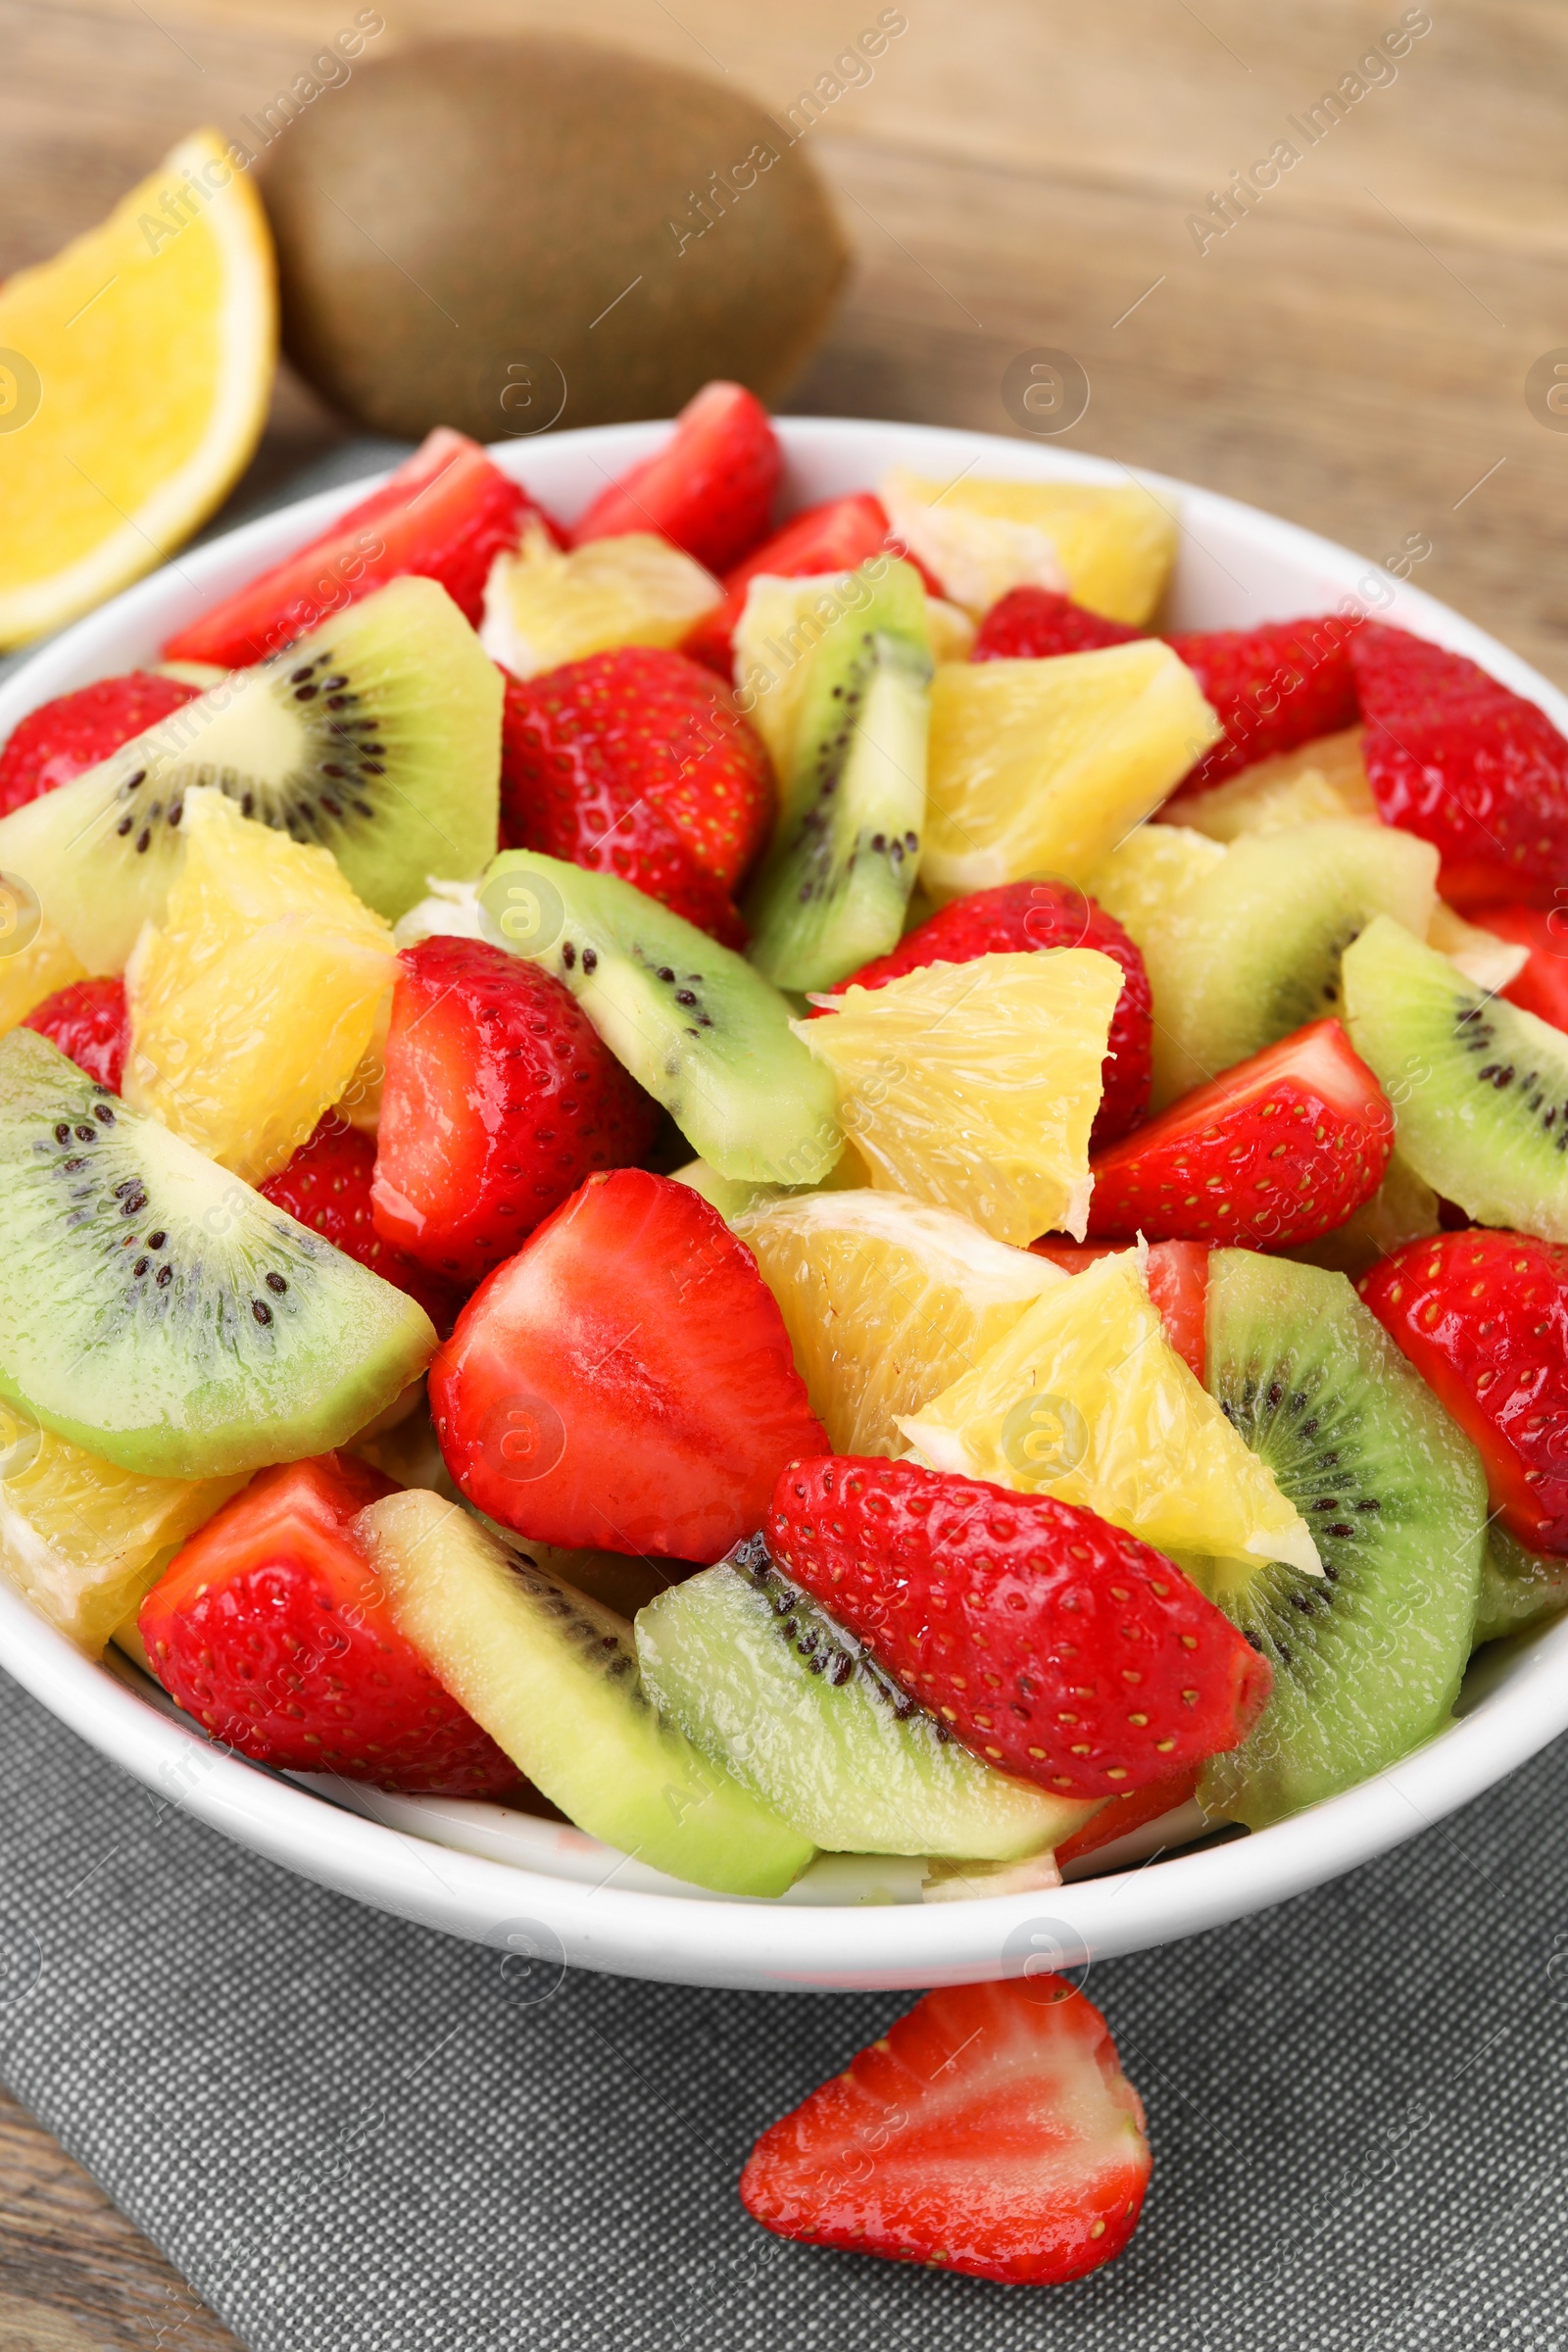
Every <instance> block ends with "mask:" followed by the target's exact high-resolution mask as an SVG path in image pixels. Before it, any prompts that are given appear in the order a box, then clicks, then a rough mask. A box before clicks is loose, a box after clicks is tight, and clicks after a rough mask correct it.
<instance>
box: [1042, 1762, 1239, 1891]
mask: <svg viewBox="0 0 1568 2352" xmlns="http://www.w3.org/2000/svg"><path fill="white" fill-rule="evenodd" d="M1202 1769H1203V1768H1202V1766H1201V1764H1187V1765H1184V1766H1183V1767H1182V1770H1181V1771H1180V1772H1173V1773H1172V1774H1171V1775H1170V1776H1169V1778H1168V1779H1167V1780H1163V1781H1151V1782H1149V1783H1148V1785H1147V1787H1145V1788H1143V1789H1129V1790H1128V1792H1127V1794H1126V1795H1125V1796H1113V1797H1110V1798H1108V1799H1107V1800H1106V1802H1105V1803H1104V1804H1103V1805H1102V1806H1101V1808H1100V1810H1099V1812H1098V1813H1092V1814H1091V1815H1090V1816H1089V1819H1088V1820H1087V1821H1086V1822H1085V1823H1084V1826H1083V1828H1082V1829H1081V1830H1075V1831H1074V1832H1073V1834H1072V1836H1071V1837H1070V1838H1067V1840H1066V1841H1065V1843H1064V1844H1061V1845H1058V1846H1057V1848H1056V1852H1055V1863H1056V1868H1057V1869H1058V1870H1065V1869H1066V1867H1067V1865H1068V1863H1069V1862H1081V1861H1082V1860H1083V1859H1084V1857H1085V1855H1086V1854H1098V1853H1099V1851H1100V1849H1101V1847H1102V1846H1104V1845H1114V1844H1115V1842H1116V1840H1117V1838H1127V1837H1130V1836H1131V1834H1132V1832H1133V1831H1134V1830H1141V1829H1143V1828H1144V1826H1145V1824H1146V1823H1148V1822H1151V1821H1158V1819H1159V1817H1160V1815H1161V1814H1162V1813H1174V1812H1175V1810H1176V1808H1177V1806H1178V1805H1185V1804H1190V1803H1191V1801H1192V1799H1193V1798H1194V1797H1195V1796H1196V1795H1197V1794H1198V1783H1199V1778H1200V1776H1201V1772H1202Z"/></svg>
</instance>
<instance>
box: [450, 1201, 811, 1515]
mask: <svg viewBox="0 0 1568 2352" xmlns="http://www.w3.org/2000/svg"><path fill="white" fill-rule="evenodd" d="M430 1409H431V1412H432V1414H433V1415H434V1418H435V1426H436V1434H437V1436H438V1437H439V1438H440V1441H441V1450H442V1452H443V1453H444V1454H445V1456H446V1461H447V1467H448V1468H449V1469H450V1471H451V1472H452V1475H453V1477H454V1478H455V1479H456V1480H457V1482H458V1484H459V1486H460V1487H461V1488H462V1489H463V1491H464V1493H465V1495H467V1497H468V1499H469V1500H470V1502H475V1503H477V1504H478V1506H479V1508H480V1510H482V1511H486V1512H488V1513H489V1515H490V1517H491V1518H492V1519H499V1520H500V1521H501V1522H502V1523H503V1525H505V1526H507V1527H515V1528H517V1529H519V1530H520V1531H521V1533H522V1534H524V1535H526V1536H532V1537H535V1538H536V1539H537V1540H538V1541H539V1542H540V1543H543V1544H569V1545H583V1546H597V1547H599V1548H601V1549H603V1550H608V1551H627V1552H645V1553H655V1554H659V1555H661V1556H663V1557H667V1558H674V1559H682V1560H704V1561H707V1560H716V1559H720V1558H722V1556H723V1554H724V1553H725V1552H726V1551H727V1550H728V1549H729V1547H730V1545H731V1544H734V1543H736V1542H738V1541H739V1539H740V1538H741V1537H742V1536H749V1535H754V1534H755V1533H756V1531H757V1529H758V1527H759V1526H760V1523H761V1519H762V1514H763V1512H764V1511H765V1510H766V1508H767V1503H768V1498H769V1496H770V1495H771V1494H772V1492H773V1485H774V1481H775V1480H776V1479H777V1477H778V1474H779V1472H780V1470H781V1469H782V1468H783V1467H784V1464H785V1463H786V1462H787V1461H789V1460H791V1459H792V1458H793V1457H794V1456H795V1455H796V1454H801V1453H826V1452H827V1450H828V1442H827V1438H826V1436H825V1435H824V1433H823V1431H822V1429H821V1426H820V1424H819V1423H818V1422H817V1420H816V1418H815V1416H814V1415H813V1413H812V1411H811V1408H810V1406H809V1403H808V1402H807V1397H806V1388H805V1384H804V1383H803V1381H802V1379H801V1376H800V1374H799V1373H798V1372H797V1371H796V1369H795V1362H794V1358H793V1356H792V1355H791V1352H790V1343H789V1338H788V1336H787V1334H786V1332H785V1329H784V1323H783V1319H782V1317H781V1316H780V1314H779V1311H778V1308H777V1306H776V1305H775V1304H774V1301H773V1297H772V1294H771V1293H770V1292H769V1290H768V1289H767V1287H766V1285H765V1284H764V1283H763V1281H762V1278H761V1276H760V1274H759V1272H758V1270H757V1261H756V1259H755V1258H754V1257H753V1255H752V1253H751V1251H750V1250H748V1249H746V1248H745V1247H744V1245H743V1244H742V1243H740V1242H738V1241H737V1240H736V1239H735V1236H734V1235H733V1234H732V1233H731V1232H730V1230H729V1227H728V1226H727V1225H726V1224H725V1223H724V1220H723V1218H722V1217H721V1216H720V1215H719V1214H718V1211H717V1210H716V1209H713V1208H711V1207H710V1206H709V1204H708V1202H707V1201H704V1200H702V1199H700V1198H699V1196H698V1195H697V1194H696V1193H694V1192H693V1191H692V1190H691V1187H690V1186H689V1185H684V1184H675V1183H672V1182H671V1181H670V1179H669V1178H667V1177H664V1176H651V1175H649V1174H647V1173H646V1171H644V1170H642V1169H640V1168H622V1169H620V1170H618V1171H617V1172H616V1173H615V1174H614V1175H612V1176H595V1177H591V1178H590V1179H589V1181H588V1182H587V1183H586V1184H585V1185H584V1186H583V1187H582V1190H581V1191H580V1192H578V1193H574V1194H573V1195H572V1198H571V1199H570V1200H569V1201H567V1202H566V1204H565V1206H564V1208H561V1209H558V1210H557V1212H556V1214H555V1215H554V1216H553V1217H552V1218H550V1220H549V1222H548V1223H547V1224H544V1225H542V1226H541V1227H540V1228H539V1231H538V1232H537V1233H535V1234H533V1235H532V1236H531V1237H530V1238H529V1240H528V1241H527V1242H525V1243H524V1245H523V1247H522V1249H521V1250H519V1251H518V1252H517V1254H516V1256H515V1257H514V1258H511V1259H510V1260H509V1261H508V1263H507V1264H506V1265H504V1266H498V1267H497V1268H496V1271H495V1272H494V1273H493V1274H492V1275H491V1276H490V1278H489V1280H488V1281H487V1282H486V1283H484V1284H483V1285H482V1287H481V1288H480V1289H479V1290H478V1291H477V1292H475V1294H474V1296H473V1298H472V1299H469V1301H468V1303H467V1305H466V1307H465V1308H464V1311H463V1313H462V1315H461V1316H460V1317H459V1319H458V1327H457V1329H456V1331H455V1332H454V1333H453V1335H452V1337H451V1339H450V1340H449V1341H448V1342H447V1344H446V1346H445V1347H444V1348H442V1349H441V1351H440V1353H439V1354H438V1355H437V1357H436V1359H435V1362H434V1364H433V1365H432V1366H431V1371H430Z"/></svg>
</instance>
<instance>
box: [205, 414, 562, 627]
mask: <svg viewBox="0 0 1568 2352" xmlns="http://www.w3.org/2000/svg"><path fill="white" fill-rule="evenodd" d="M530 515H532V516H535V517H537V519H538V520H539V521H541V522H542V523H543V524H544V526H545V528H546V529H547V530H548V531H549V533H550V535H551V537H552V538H553V539H555V540H556V541H557V543H558V544H564V538H563V533H562V531H561V529H560V526H559V525H558V524H557V523H555V522H553V521H552V520H551V518H550V516H549V515H546V514H545V512H544V510H543V508H542V507H540V506H539V505H537V503H536V502H535V501H534V500H533V499H531V498H530V497H529V495H528V493H527V491H526V490H524V489H523V487H522V485H521V483H520V482H515V481H513V480H511V479H510V477H509V476H508V475H506V474H504V473H503V472H502V471H501V469H500V467H499V466H493V465H492V464H491V462H490V460H489V459H488V458H487V457H486V456H485V454H484V451H483V450H482V449H481V448H480V447H479V444H478V442H477V441H470V440H469V439H468V438H467V436H466V434H465V433H455V432H453V431H452V429H451V427H450V426H448V425H438V426H437V428H436V429H435V431H434V432H432V433H428V434H427V435H426V436H425V438H424V440H423V441H422V442H421V443H420V444H419V447H418V448H417V450H416V451H415V453H414V455H413V457H412V458H409V459H407V460H405V462H404V464H403V465H401V466H399V467H398V469H397V471H396V472H395V473H394V474H393V475H392V476H391V478H390V479H389V480H387V481H385V482H383V483H382V484H381V487H380V489H379V490H372V491H371V492H370V495H369V497H368V498H362V499H361V500H360V502H359V504H358V505H357V506H353V507H350V508H349V509H348V511H347V513H346V514H343V515H339V516H338V518H337V520H336V521H335V522H332V523H329V524H328V525H327V527H326V529H325V530H324V531H321V532H320V533H319V534H318V536H317V537H316V538H315V539H312V540H311V541H310V542H309V543H308V544H307V545H306V546H304V547H301V548H296V549H295V551H294V553H293V554H292V555H291V556H284V557H283V559H282V561H281V562H280V563H277V564H270V566H269V568H268V569H267V570H266V571H264V572H261V573H259V574H258V575H257V577H256V578H255V579H252V580H247V582H246V583H245V585H244V587H243V588H237V589H236V590H235V591H234V593H233V595H232V596H227V597H225V598H224V599H223V601H222V603H221V604H220V605H216V606H215V607H214V608H213V610H212V611H211V612H210V613H203V614H202V615H201V617H200V619H198V620H193V621H191V622H189V623H188V624H187V625H186V627H184V628H183V629H180V630H178V631H177V632H176V634H175V635H174V636H172V637H171V638H170V640H169V643H168V644H167V645H166V646H165V648H164V657H165V659H166V660H167V661H171V662H220V663H221V664H222V665H223V666H224V667H225V668H232V669H239V668H243V667H245V666H246V665H248V664H249V663H251V662H263V661H265V660H266V659H267V657H268V655H269V654H275V653H276V652H277V651H278V650H279V649H280V648H281V647H282V646H285V645H289V644H292V642H293V641H294V639H295V638H296V637H305V636H308V635H309V634H310V632H311V630H312V629H315V628H319V626H320V624H321V622H322V621H323V620H325V619H326V618H327V616H328V614H330V613H340V612H342V611H343V610H344V608H345V607H346V606H348V605H353V604H357V603H358V602H359V600H360V598H361V597H362V596H368V595H369V594H370V592H371V590H372V589H375V588H383V587H385V585H386V583H387V581H388V580H395V579H399V578H401V577H402V576H403V575H404V574H405V573H407V572H417V573H418V574H420V575H421V576H422V577H423V578H425V579H429V580H439V582H440V583H441V586H442V587H443V588H444V589H445V590H446V592H447V594H448V595H449V596H450V597H451V599H452V601H453V603H454V604H455V605H456V606H457V607H458V610H459V611H460V612H461V613H462V614H463V616H464V618H465V619H466V620H467V621H469V622H470V623H471V624H472V625H473V626H474V627H475V628H477V627H478V625H479V620H480V617H481V615H482V613H483V611H484V589H485V582H486V580H487V579H488V578H489V576H490V566H491V564H493V563H494V562H495V560H496V558H497V556H499V555H502V554H504V553H507V552H508V551H510V550H511V549H513V548H515V546H516V545H517V542H518V541H519V539H520V538H521V536H522V529H523V523H524V521H525V520H526V519H527V517H528V516H530Z"/></svg>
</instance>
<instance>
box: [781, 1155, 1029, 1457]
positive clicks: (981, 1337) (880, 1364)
mask: <svg viewBox="0 0 1568 2352" xmlns="http://www.w3.org/2000/svg"><path fill="white" fill-rule="evenodd" d="M735 1231H736V1232H737V1234H739V1236H740V1238H741V1240H742V1241H743V1242H744V1243H745V1244H746V1246H747V1248H748V1249H749V1250H751V1251H752V1253H753V1255H754V1256H755V1257H756V1259H757V1262H758V1265H759V1267H760V1269H761V1275H762V1280H763V1281H764V1282H765V1283H766V1285H767V1287H768V1289H769V1290H770V1291H771V1292H772V1294H773V1296H774V1298H775V1299H777V1300H778V1304H779V1311H780V1313H781V1314H782V1315H783V1317H784V1326H785V1329H786V1330H787V1331H788V1333H789V1335H790V1346H791V1347H792V1348H794V1350H795V1361H796V1365H797V1367H798V1369H799V1371H800V1374H801V1378H802V1379H803V1380H804V1381H805V1383H806V1386H807V1390H808V1392H809V1396H810V1399H811V1407H812V1410H813V1411H814V1412H815V1414H816V1417H817V1419H818V1420H819V1421H820V1422H821V1424H822V1426H823V1428H824V1429H825V1430H826V1431H827V1434H828V1436H829V1438H830V1439H831V1440H832V1442H833V1450H834V1452H835V1453H882V1454H896V1453H902V1452H903V1450H904V1440H903V1439H902V1438H901V1436H900V1435H899V1429H898V1422H897V1416H898V1415H899V1414H900V1413H912V1412H915V1411H917V1410H918V1408H919V1407H920V1406H921V1405H922V1404H924V1403H925V1402H926V1400H927V1398H928V1397H934V1396H936V1395H937V1394H938V1392H939V1391H940V1390H943V1389H945V1388H947V1387H949V1386H950V1384H951V1383H952V1382H953V1381H955V1380H956V1379H957V1378H958V1377H959V1375H960V1374H961V1373H963V1372H966V1371H967V1370H968V1369H969V1368H970V1366H971V1365H972V1364H975V1363H978V1362H979V1360H980V1358H981V1357H982V1356H983V1355H985V1354H986V1352H987V1351H988V1349H989V1348H992V1347H993V1346H994V1345H995V1344H996V1342H997V1341H998V1340H1000V1339H1002V1338H1004V1337H1005V1334H1006V1333H1007V1332H1009V1331H1010V1330H1011V1329H1012V1327H1013V1325H1014V1324H1015V1323H1016V1322H1017V1321H1018V1319H1019V1317H1020V1316H1021V1315H1022V1314H1023V1312H1024V1310H1025V1308H1026V1307H1028V1306H1029V1304H1030V1303H1031V1302H1032V1301H1033V1300H1034V1299H1038V1298H1039V1297H1040V1295H1041V1293H1042V1292H1043V1291H1048V1290H1050V1289H1052V1288H1053V1287H1054V1284H1055V1283H1057V1282H1065V1281H1066V1279H1067V1277H1066V1275H1065V1274H1063V1273H1062V1272H1061V1271H1060V1269H1059V1268H1058V1267H1056V1266H1054V1265H1052V1264H1051V1263H1050V1262H1049V1261H1048V1260H1047V1259H1045V1258H1043V1257H1034V1256H1031V1254H1030V1252H1029V1251H1028V1250H1013V1249H1009V1248H1008V1246H1007V1244H1006V1243H1005V1242H994V1241H993V1240H992V1239H991V1237H990V1236H989V1234H984V1233H982V1232H981V1231H980V1229H979V1227H978V1226H975V1225H971V1224H970V1223H969V1221H968V1219H967V1218H966V1217H959V1216H956V1215H955V1214H954V1212H953V1210H952V1209H950V1208H935V1207H933V1206H931V1205H930V1203H929V1202H926V1201H910V1200H907V1199H906V1197H905V1196H904V1195H903V1194H902V1193H878V1192H858V1193H812V1194H809V1195H807V1196H805V1197H804V1198H799V1199H795V1200H788V1201H773V1202H772V1203H771V1204H770V1205H768V1206H765V1207H762V1208H758V1209H754V1210H753V1211H752V1212H751V1213H750V1214H749V1215H745V1216H741V1217H738V1218H737V1219H736V1221H735Z"/></svg>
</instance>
